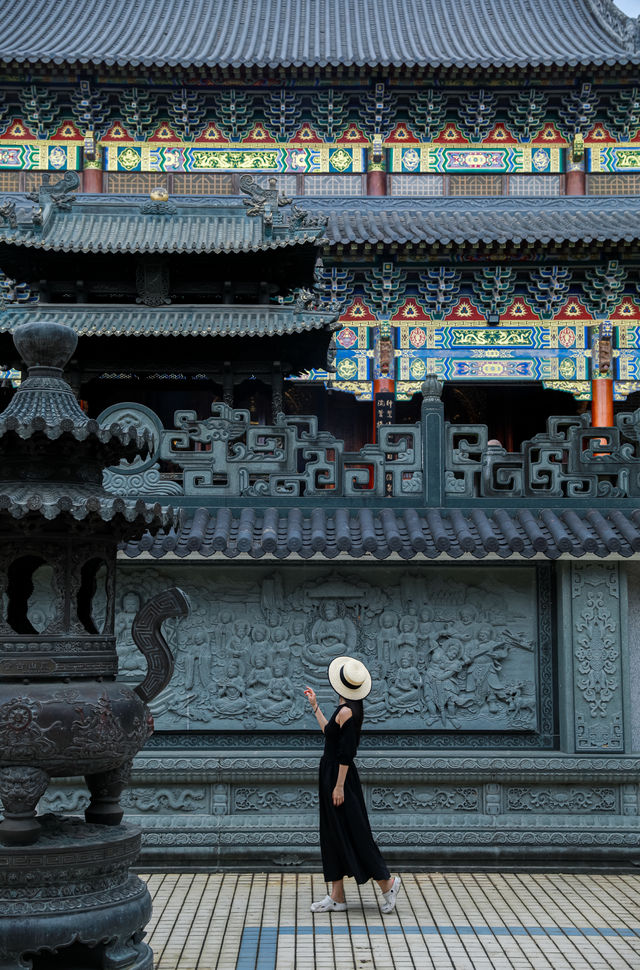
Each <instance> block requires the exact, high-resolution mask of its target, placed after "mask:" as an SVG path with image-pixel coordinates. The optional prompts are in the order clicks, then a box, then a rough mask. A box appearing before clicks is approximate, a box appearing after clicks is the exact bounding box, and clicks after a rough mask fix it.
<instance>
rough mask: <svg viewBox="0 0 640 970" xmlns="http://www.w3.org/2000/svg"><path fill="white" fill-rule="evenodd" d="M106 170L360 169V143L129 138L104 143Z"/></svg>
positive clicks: (362, 165)
mask: <svg viewBox="0 0 640 970" xmlns="http://www.w3.org/2000/svg"><path fill="white" fill-rule="evenodd" d="M103 151H104V168H105V170H106V171H108V172H238V171H240V172H245V171H253V172H273V173H274V174H278V173H293V174H297V173H314V172H315V173H336V174H340V175H347V174H361V173H362V172H364V171H365V170H366V165H365V149H364V148H363V147H362V146H352V145H339V144H333V145H328V144H316V145H301V144H294V143H288V144H275V143H274V144H266V145H265V144H264V142H260V143H255V144H253V145H252V144H238V143H235V142H234V143H229V144H226V145H203V144H196V143H193V142H178V143H175V144H162V145H160V144H152V143H150V142H129V143H127V144H122V143H119V144H109V145H104V146H103Z"/></svg>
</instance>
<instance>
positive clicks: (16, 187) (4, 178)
mask: <svg viewBox="0 0 640 970" xmlns="http://www.w3.org/2000/svg"><path fill="white" fill-rule="evenodd" d="M19 191H20V172H0V192H19Z"/></svg>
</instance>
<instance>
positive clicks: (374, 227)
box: [0, 196, 640, 253]
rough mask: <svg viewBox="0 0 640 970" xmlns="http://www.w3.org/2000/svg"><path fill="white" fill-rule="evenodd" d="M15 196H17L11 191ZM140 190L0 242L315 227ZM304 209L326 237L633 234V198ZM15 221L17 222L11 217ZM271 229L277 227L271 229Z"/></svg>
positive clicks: (548, 238)
mask: <svg viewBox="0 0 640 970" xmlns="http://www.w3.org/2000/svg"><path fill="white" fill-rule="evenodd" d="M13 198H16V199H17V200H18V205H19V206H20V205H21V204H22V203H21V201H20V197H18V196H14V197H13ZM144 198H145V197H142V196H104V197H100V196H79V197H78V198H77V200H76V201H75V202H74V203H73V205H72V207H71V210H70V211H61V210H58V211H55V212H52V213H51V215H50V217H49V218H48V219H47V221H46V223H45V226H44V228H43V229H37V228H18V229H11V228H10V227H9V225H8V224H6V223H5V224H4V225H2V224H0V243H10V244H13V245H21V246H22V245H24V246H29V247H33V248H38V249H50V250H59V251H64V252H155V253H160V252H163V253H171V252H203V253H206V252H216V253H219V252H243V251H250V250H256V249H267V248H278V247H282V246H288V245H291V244H292V243H294V244H295V243H313V244H316V242H317V240H318V230H306V231H305V230H304V229H303V230H300V231H298V232H296V233H289V232H288V231H287V230H286V228H283V229H282V230H281V234H280V235H278V236H277V237H276V238H275V239H271V240H270V239H264V237H263V227H262V220H261V219H259V218H254V217H247V216H246V215H245V210H244V208H243V206H242V204H241V203H240V201H239V200H238V201H237V203H236V204H235V205H234V204H233V203H232V202H231V201H230V199H229V197H228V196H227V197H214V196H207V197H203V198H200V199H198V198H191V199H188V200H187V199H185V200H181V201H180V202H179V215H177V216H174V217H165V216H150V215H142V214H141V213H140V206H141V204H142V203H143V202H144ZM297 202H298V203H299V205H300V206H301V207H302V208H304V209H305V210H306V211H308V212H309V213H310V214H311V215H312V216H319V215H323V216H328V220H329V221H328V226H327V228H326V230H324V231H323V232H324V235H325V236H326V239H327V240H328V241H329V243H330V244H333V245H336V244H338V243H342V244H349V243H355V244H361V243H374V244H375V243H380V244H394V243H396V244H399V245H405V244H409V243H413V244H419V243H425V244H431V243H442V244H447V243H464V242H470V243H477V242H486V243H492V242H499V243H501V242H513V243H520V242H540V243H549V242H553V241H556V242H559V243H560V242H580V241H584V242H603V241H605V240H610V241H612V242H622V241H629V242H630V241H632V240H635V239H638V238H640V198H635V197H629V196H603V197H595V196H592V197H590V196H586V197H583V198H579V197H576V196H570V197H557V198H516V197H511V198H509V197H507V198H491V197H489V198H487V197H482V198H463V197H459V198H426V199H425V198H419V199H416V198H401V197H392V196H386V197H382V198H361V197H355V198H349V197H346V198H328V197H306V196H305V197H303V198H300V199H298V200H297ZM20 225H21V223H20V222H19V226H20ZM274 235H275V231H274Z"/></svg>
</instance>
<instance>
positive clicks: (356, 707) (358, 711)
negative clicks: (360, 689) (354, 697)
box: [343, 698, 364, 743]
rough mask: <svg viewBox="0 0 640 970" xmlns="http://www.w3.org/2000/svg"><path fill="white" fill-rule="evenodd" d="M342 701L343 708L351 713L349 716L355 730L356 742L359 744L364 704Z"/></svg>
mask: <svg viewBox="0 0 640 970" xmlns="http://www.w3.org/2000/svg"><path fill="white" fill-rule="evenodd" d="M343 700H344V706H345V707H348V708H349V710H350V711H351V716H352V717H353V724H354V727H355V729H356V742H357V743H359V742H360V731H361V730H362V721H363V719H364V704H363V703H362V701H359V700H358V701H351V700H345V699H344V698H343Z"/></svg>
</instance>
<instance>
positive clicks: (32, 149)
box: [0, 141, 82, 172]
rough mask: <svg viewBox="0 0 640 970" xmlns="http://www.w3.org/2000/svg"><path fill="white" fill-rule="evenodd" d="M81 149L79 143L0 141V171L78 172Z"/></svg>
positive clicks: (80, 143)
mask: <svg viewBox="0 0 640 970" xmlns="http://www.w3.org/2000/svg"><path fill="white" fill-rule="evenodd" d="M81 149H82V142H81V141H80V142H72V141H63V142H60V141H57V142H54V141H25V142H21V143H19V142H15V143H14V142H5V141H0V171H3V170H6V169H11V170H13V171H15V170H16V169H17V170H19V171H40V172H43V171H50V172H65V171H78V170H79V169H80V168H81V167H82V165H81V162H82V152H81Z"/></svg>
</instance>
